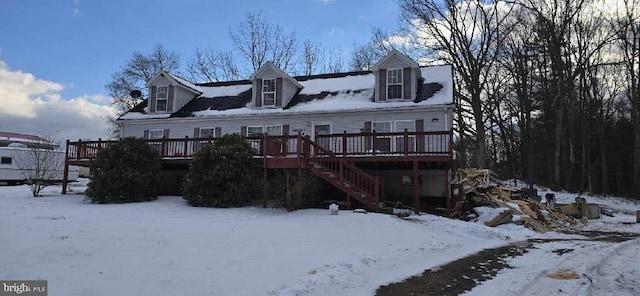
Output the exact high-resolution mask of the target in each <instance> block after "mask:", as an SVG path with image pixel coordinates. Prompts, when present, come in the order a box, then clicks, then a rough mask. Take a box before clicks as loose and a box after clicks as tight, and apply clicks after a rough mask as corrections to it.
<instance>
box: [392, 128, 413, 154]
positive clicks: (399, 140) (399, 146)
mask: <svg viewBox="0 0 640 296" xmlns="http://www.w3.org/2000/svg"><path fill="white" fill-rule="evenodd" d="M395 127H396V128H395V131H396V132H404V130H407V132H410V133H413V132H415V131H416V121H415V120H396V122H395ZM407 145H408V146H407V151H408V152H415V151H416V137H415V135H409V137H408V138H407ZM396 151H398V152H404V135H402V136H397V137H396Z"/></svg>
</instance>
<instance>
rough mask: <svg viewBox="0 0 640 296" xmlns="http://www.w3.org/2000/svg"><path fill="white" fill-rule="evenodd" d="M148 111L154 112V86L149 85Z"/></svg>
mask: <svg viewBox="0 0 640 296" xmlns="http://www.w3.org/2000/svg"><path fill="white" fill-rule="evenodd" d="M148 102H149V106H147V107H149V113H156V87H155V86H152V87H151V93H150V94H149V100H148Z"/></svg>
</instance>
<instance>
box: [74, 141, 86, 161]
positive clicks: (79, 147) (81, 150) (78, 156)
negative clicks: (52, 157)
mask: <svg viewBox="0 0 640 296" xmlns="http://www.w3.org/2000/svg"><path fill="white" fill-rule="evenodd" d="M76 145H77V146H76V160H79V159H80V153H82V154H84V151H83V150H84V145H82V139H78V144H76Z"/></svg>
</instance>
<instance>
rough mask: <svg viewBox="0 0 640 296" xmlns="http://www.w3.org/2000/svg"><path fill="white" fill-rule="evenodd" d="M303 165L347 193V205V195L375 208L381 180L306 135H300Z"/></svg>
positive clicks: (372, 208) (348, 201)
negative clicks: (301, 136)
mask: <svg viewBox="0 0 640 296" xmlns="http://www.w3.org/2000/svg"><path fill="white" fill-rule="evenodd" d="M302 145H303V147H304V148H303V153H301V154H300V156H301V157H302V159H303V160H304V161H303V162H301V163H303V164H305V168H306V169H308V170H309V171H310V172H311V173H312V174H314V175H315V176H318V177H320V178H322V179H323V180H325V181H327V182H328V183H330V184H331V185H333V186H335V187H336V188H338V189H340V190H342V191H343V192H344V193H346V194H347V206H349V207H351V198H354V199H355V200H357V201H358V202H360V203H362V204H363V205H364V206H365V207H366V208H367V209H369V210H373V211H378V210H379V202H380V193H381V191H382V187H381V184H382V182H381V180H380V178H379V177H374V176H371V175H369V174H367V173H366V172H365V171H363V170H361V169H359V168H358V167H356V166H355V165H353V164H351V163H349V162H347V161H345V160H344V159H343V158H341V157H337V156H336V155H335V154H334V153H333V152H331V151H329V150H327V149H324V148H322V147H321V146H320V145H318V144H317V143H315V142H313V141H311V139H310V138H309V137H303V138H302Z"/></svg>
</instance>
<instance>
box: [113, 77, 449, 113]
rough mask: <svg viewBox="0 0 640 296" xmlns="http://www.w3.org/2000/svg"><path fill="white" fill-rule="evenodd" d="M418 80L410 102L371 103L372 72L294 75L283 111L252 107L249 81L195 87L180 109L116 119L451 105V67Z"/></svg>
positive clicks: (138, 108) (138, 109)
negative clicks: (293, 86)
mask: <svg viewBox="0 0 640 296" xmlns="http://www.w3.org/2000/svg"><path fill="white" fill-rule="evenodd" d="M419 69H420V72H421V74H422V78H420V79H419V80H418V81H419V82H420V83H419V85H418V89H417V92H418V94H417V97H416V99H415V100H414V101H389V102H374V100H373V98H374V89H375V76H374V74H373V72H371V71H357V72H346V73H335V74H321V75H311V76H296V77H293V79H295V80H296V81H297V82H298V83H299V84H300V85H301V86H302V88H301V89H300V90H299V91H298V93H296V94H295V95H294V96H293V98H292V99H291V100H290V101H289V103H288V104H287V105H286V106H284V107H283V108H252V107H250V103H251V98H252V83H251V81H249V80H239V81H224V82H209V83H198V84H193V83H192V85H193V87H195V88H196V89H197V90H198V91H199V92H201V94H200V95H199V96H198V97H196V98H195V99H192V100H191V101H190V102H188V103H187V104H186V105H184V106H183V107H182V108H180V110H177V111H176V112H174V113H171V114H166V113H159V114H147V112H146V111H147V108H146V104H147V102H146V100H145V101H144V102H142V103H141V104H140V105H138V106H136V107H135V108H134V109H132V110H131V111H129V112H128V113H127V114H125V115H123V116H122V117H120V118H119V120H132V119H154V118H168V117H218V116H220V117H228V116H246V115H259V114H277V113H281V114H295V113H308V112H338V111H345V110H351V111H353V110H376V109H389V108H406V107H414V106H415V107H418V106H420V107H435V106H448V105H452V104H453V78H452V69H451V66H450V65H442V66H429V67H420V68H419Z"/></svg>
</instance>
